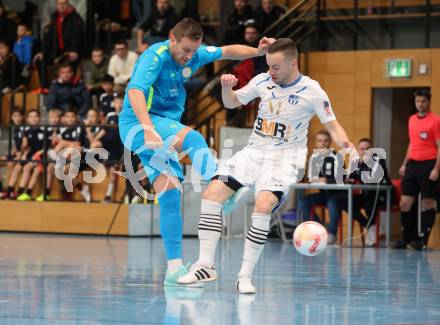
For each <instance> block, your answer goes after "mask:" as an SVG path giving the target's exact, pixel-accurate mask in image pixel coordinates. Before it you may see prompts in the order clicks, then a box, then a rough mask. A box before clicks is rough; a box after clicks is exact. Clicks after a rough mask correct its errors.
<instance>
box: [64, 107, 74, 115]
mask: <svg viewBox="0 0 440 325" xmlns="http://www.w3.org/2000/svg"><path fill="white" fill-rule="evenodd" d="M67 113H73V114H75V115H78V110H77V109H76V108H75V107H69V108H67V109H66V110H64V112H63V116H64V115H66V114H67Z"/></svg>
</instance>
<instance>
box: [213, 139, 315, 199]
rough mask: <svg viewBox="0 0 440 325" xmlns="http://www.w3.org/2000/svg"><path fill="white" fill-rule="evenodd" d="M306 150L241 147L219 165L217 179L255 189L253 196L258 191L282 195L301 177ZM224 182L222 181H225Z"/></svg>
mask: <svg viewBox="0 0 440 325" xmlns="http://www.w3.org/2000/svg"><path fill="white" fill-rule="evenodd" d="M306 159H307V148H304V149H282V150H281V149H279V150H275V149H265V150H261V149H259V148H254V147H248V146H246V147H244V149H242V150H241V151H239V152H237V153H236V154H235V155H233V156H232V157H231V158H230V159H226V160H223V161H221V162H220V166H219V168H218V170H217V173H216V174H217V175H218V176H220V178H219V180H222V178H221V176H230V177H233V178H235V179H236V180H237V181H238V182H240V183H241V184H242V185H244V186H252V185H255V195H257V194H258V193H259V192H261V191H270V192H283V195H286V194H287V192H288V191H289V187H290V185H291V184H294V183H297V182H298V181H300V180H301V179H302V177H303V176H304V170H305V162H306ZM225 181H226V179H225Z"/></svg>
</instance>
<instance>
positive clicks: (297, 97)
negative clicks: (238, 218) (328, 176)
mask: <svg viewBox="0 0 440 325" xmlns="http://www.w3.org/2000/svg"><path fill="white" fill-rule="evenodd" d="M266 60H267V64H268V66H269V71H268V72H267V73H261V74H259V75H257V76H256V77H254V78H253V79H252V80H251V81H250V82H249V83H248V85H246V86H245V87H243V88H241V89H239V90H237V91H234V90H232V88H233V87H234V86H235V85H236V84H237V78H236V77H235V76H234V75H230V74H226V75H223V76H222V77H221V84H222V97H223V103H224V105H225V107H227V108H235V107H238V106H240V105H246V104H247V103H248V102H250V101H251V100H253V99H254V98H256V97H260V98H261V103H260V105H259V109H258V116H257V119H256V121H255V123H254V130H253V132H252V135H251V136H250V138H249V141H248V144H247V145H246V146H245V147H244V149H242V150H241V151H239V152H237V153H236V154H235V155H234V156H232V157H231V158H230V159H228V160H227V161H225V162H222V163H221V164H220V167H219V169H218V171H217V175H216V176H215V177H214V178H213V180H212V181H211V182H210V184H209V186H208V188H207V189H206V191H205V192H204V193H203V198H202V208H201V216H200V220H199V231H198V235H199V240H200V253H199V254H200V255H199V259H198V261H197V262H196V263H194V264H193V266H192V267H191V270H190V272H189V273H188V274H186V275H185V276H183V277H181V278H180V279H178V282H179V283H181V284H191V283H195V282H207V281H213V280H215V279H216V278H217V274H216V271H215V267H214V257H215V250H216V246H217V242H218V241H219V239H220V234H221V228H222V219H221V214H222V213H221V210H222V204H223V203H224V202H225V201H226V200H228V199H229V198H230V197H231V196H232V195H233V194H234V193H235V192H236V191H237V190H239V189H240V188H242V187H249V186H251V185H255V207H254V211H253V213H252V225H251V227H250V229H249V231H248V233H247V236H246V240H245V247H244V255H243V262H242V266H241V270H240V272H239V274H238V280H237V283H236V288H237V290H238V291H239V292H240V293H249V294H252V293H255V287H254V286H253V285H252V282H251V277H252V272H253V269H254V267H255V265H256V263H257V261H258V258H259V256H260V254H261V252H262V250H263V247H264V244H265V242H266V239H267V234H268V232H269V223H270V218H271V213H272V212H273V210H274V209H275V208H276V207H277V206H278V205H279V204H280V202H281V200H282V199H283V197H284V196H285V195H286V194H287V192H288V190H289V186H290V185H291V184H292V183H295V182H297V181H299V180H300V179H298V178H299V177H298V176H299V175H298V171H299V170H303V169H304V165H305V161H306V158H307V132H308V126H309V122H310V120H311V119H312V117H313V116H314V115H315V114H316V115H318V117H319V119H320V120H321V123H322V124H324V126H325V127H326V128H327V130H328V131H329V132H330V134H331V137H332V138H333V139H334V141H335V143H336V144H337V145H338V146H340V147H352V146H353V145H352V144H351V143H350V141H349V140H348V137H347V135H346V133H345V131H344V129H343V128H342V127H341V126H340V124H339V123H338V122H337V121H336V117H335V115H334V113H333V110H332V108H331V105H330V101H329V99H328V96H327V94H326V93H325V91H324V90H323V89H322V88H321V87H320V85H319V83H318V82H316V81H315V80H313V79H311V78H309V77H307V76H303V75H301V73H300V72H299V70H298V51H297V48H296V45H295V42H294V41H292V40H291V39H288V38H280V39H278V40H277V41H276V42H274V43H273V44H272V45H271V46H270V47H269V49H268V51H267V54H266Z"/></svg>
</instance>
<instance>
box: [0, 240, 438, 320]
mask: <svg viewBox="0 0 440 325" xmlns="http://www.w3.org/2000/svg"><path fill="white" fill-rule="evenodd" d="M242 249H243V241H242V240H241V239H233V240H227V241H226V240H223V241H222V242H221V246H220V247H219V250H218V255H217V270H218V272H219V275H220V279H219V280H218V281H217V282H214V283H209V284H206V285H205V287H204V288H183V289H179V288H168V289H165V291H164V287H163V286H162V283H163V274H164V262H163V249H162V246H161V242H160V239H159V238H155V239H145V238H134V239H128V238H105V237H86V236H84V237H77V236H58V235H33V234H9V233H7V234H0V324H203V325H205V324H253V325H258V324H264V325H270V324H313V325H321V324H322V325H325V324H332V325H333V324H334V325H341V324H350V325H351V324H440V251H427V252H416V251H409V250H408V251H395V250H389V249H374V248H368V249H362V248H353V249H348V248H339V247H329V248H327V250H326V251H325V252H324V253H323V254H322V255H320V256H317V257H305V256H301V255H299V253H297V252H296V251H295V249H294V247H293V246H291V245H285V244H282V243H281V242H279V241H276V240H271V241H269V242H268V244H267V246H266V248H265V251H264V253H263V256H262V259H261V260H260V264H259V265H258V267H257V269H256V271H255V276H254V282H255V284H256V287H257V294H256V295H255V296H243V295H238V294H237V293H236V292H235V288H234V284H235V277H236V274H237V272H238V270H239V267H240V263H241V254H242ZM197 253H198V242H197V240H196V239H193V238H191V239H185V240H184V255H185V260H186V261H188V262H191V261H194V259H195V256H196V254H197Z"/></svg>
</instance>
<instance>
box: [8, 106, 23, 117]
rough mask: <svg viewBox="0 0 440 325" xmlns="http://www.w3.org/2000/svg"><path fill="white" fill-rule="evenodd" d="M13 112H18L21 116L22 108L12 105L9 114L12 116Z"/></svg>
mask: <svg viewBox="0 0 440 325" xmlns="http://www.w3.org/2000/svg"><path fill="white" fill-rule="evenodd" d="M14 113H18V114H20V115H21V116H23V109H22V108H21V107H18V106H14V107H13V108H12V110H11V116H12V114H14Z"/></svg>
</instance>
